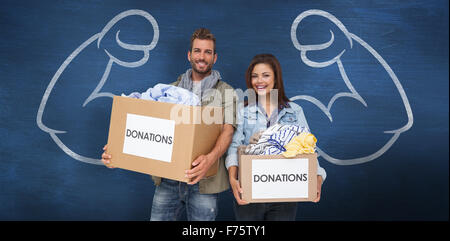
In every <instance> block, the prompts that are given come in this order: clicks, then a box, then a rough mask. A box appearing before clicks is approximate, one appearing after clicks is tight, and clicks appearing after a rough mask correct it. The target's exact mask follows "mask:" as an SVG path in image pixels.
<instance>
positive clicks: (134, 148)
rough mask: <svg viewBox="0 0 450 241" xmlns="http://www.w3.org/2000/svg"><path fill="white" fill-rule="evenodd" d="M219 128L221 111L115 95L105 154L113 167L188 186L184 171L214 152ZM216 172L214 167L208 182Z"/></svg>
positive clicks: (220, 108) (220, 129) (209, 174)
mask: <svg viewBox="0 0 450 241" xmlns="http://www.w3.org/2000/svg"><path fill="white" fill-rule="evenodd" d="M222 123H223V108H222V107H212V106H204V107H200V106H188V105H180V104H172V103H165V102H157V101H150V100H141V99H134V98H128V97H121V96H114V100H113V105H112V111H111V121H110V127H109V136H108V151H107V152H108V153H109V154H110V155H111V157H112V158H111V164H112V165H113V166H115V167H118V168H123V169H127V170H131V171H136V172H140V173H146V174H150V175H154V176H158V177H164V178H168V179H172V180H177V181H182V182H189V179H188V178H185V173H184V171H185V170H188V169H191V168H192V165H191V163H192V162H193V161H194V160H195V159H196V158H197V157H198V156H200V155H202V154H207V153H209V152H210V151H211V150H212V149H213V148H214V146H215V144H216V140H217V138H218V137H219V135H220V133H221V131H222ZM218 167H219V166H218V162H216V164H215V165H213V166H212V167H211V168H210V170H209V171H208V173H207V175H206V177H210V176H214V175H215V174H216V173H217V170H218Z"/></svg>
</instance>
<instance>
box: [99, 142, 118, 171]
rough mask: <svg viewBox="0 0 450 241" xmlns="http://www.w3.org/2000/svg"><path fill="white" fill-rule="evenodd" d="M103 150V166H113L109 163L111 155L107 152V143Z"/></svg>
mask: <svg viewBox="0 0 450 241" xmlns="http://www.w3.org/2000/svg"><path fill="white" fill-rule="evenodd" d="M103 150H104V151H105V152H103V154H102V162H103V164H104V165H105V166H107V167H108V168H115V167H114V166H112V165H111V155H109V154H107V153H106V152H107V150H108V145H105V146H104V147H103Z"/></svg>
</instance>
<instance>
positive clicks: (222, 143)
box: [185, 124, 234, 185]
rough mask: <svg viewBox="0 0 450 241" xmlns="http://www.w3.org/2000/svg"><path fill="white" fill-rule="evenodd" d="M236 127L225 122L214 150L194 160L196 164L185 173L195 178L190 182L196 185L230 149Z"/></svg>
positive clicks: (193, 163)
mask: <svg viewBox="0 0 450 241" xmlns="http://www.w3.org/2000/svg"><path fill="white" fill-rule="evenodd" d="M233 132H234V128H233V126H232V125H230V124H224V125H223V129H222V132H221V133H220V135H219V137H218V138H217V141H216V145H215V146H214V148H213V149H212V151H211V152H210V153H208V154H206V155H201V156H199V157H197V159H195V160H194V162H192V166H194V167H193V168H192V169H190V170H186V171H185V174H186V177H188V178H194V180H192V181H191V182H189V183H188V184H191V185H194V184H196V183H197V182H199V181H200V180H202V178H203V177H204V176H205V175H206V173H207V172H208V170H209V168H210V167H211V166H212V165H213V164H214V163H215V162H216V161H217V160H218V159H219V157H221V156H222V155H223V154H224V153H225V152H226V151H227V149H228V146H229V145H230V143H231V140H232V138H233Z"/></svg>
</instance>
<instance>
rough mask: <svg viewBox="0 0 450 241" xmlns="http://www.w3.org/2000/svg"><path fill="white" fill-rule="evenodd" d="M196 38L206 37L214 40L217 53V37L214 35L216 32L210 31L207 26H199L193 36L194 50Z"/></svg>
mask: <svg viewBox="0 0 450 241" xmlns="http://www.w3.org/2000/svg"><path fill="white" fill-rule="evenodd" d="M195 39H202V40H204V39H206V40H211V41H213V44H214V54H215V53H216V38H215V37H214V34H212V33H211V31H209V29H207V28H199V29H197V30H195V32H194V33H193V34H192V36H191V48H190V51H192V45H193V44H194V40H195Z"/></svg>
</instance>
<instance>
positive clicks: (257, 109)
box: [248, 103, 294, 120]
mask: <svg viewBox="0 0 450 241" xmlns="http://www.w3.org/2000/svg"><path fill="white" fill-rule="evenodd" d="M287 105H288V106H287V107H284V106H279V107H278V118H277V119H278V120H279V119H280V118H281V117H282V116H283V115H284V114H286V112H289V113H294V110H293V109H292V108H291V106H290V105H289V103H287ZM248 111H249V112H252V113H255V112H259V113H260V114H261V115H262V116H266V117H267V118H269V116H267V114H266V111H265V110H264V108H263V107H262V106H261V105H259V103H258V104H251V105H249V106H248Z"/></svg>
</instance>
